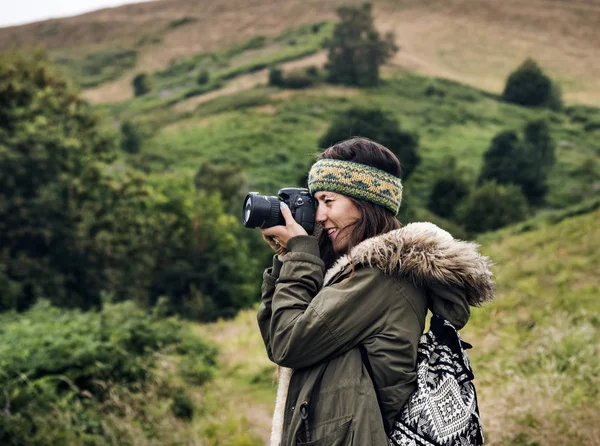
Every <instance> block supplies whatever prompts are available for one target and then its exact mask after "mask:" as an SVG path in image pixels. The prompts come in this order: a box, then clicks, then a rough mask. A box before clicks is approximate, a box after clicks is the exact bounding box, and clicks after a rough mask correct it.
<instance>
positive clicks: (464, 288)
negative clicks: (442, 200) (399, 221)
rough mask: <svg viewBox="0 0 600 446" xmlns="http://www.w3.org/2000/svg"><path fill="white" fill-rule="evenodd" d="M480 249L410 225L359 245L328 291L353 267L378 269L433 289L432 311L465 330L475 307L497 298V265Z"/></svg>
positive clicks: (334, 270) (335, 269) (427, 226)
mask: <svg viewBox="0 0 600 446" xmlns="http://www.w3.org/2000/svg"><path fill="white" fill-rule="evenodd" d="M477 248H478V245H476V244H475V243H471V242H466V241H462V240H457V239H454V238H453V237H452V236H451V235H450V234H449V233H448V232H446V231H444V230H443V229H441V228H439V227H437V226H436V225H434V224H432V223H410V224H408V225H406V226H404V227H402V228H400V229H397V230H394V231H390V232H387V233H385V234H382V235H379V236H376V237H372V238H369V239H367V240H365V241H363V242H361V243H359V244H358V245H356V246H355V247H354V248H353V249H352V250H351V251H350V253H349V254H347V255H344V256H342V257H340V258H339V259H338V260H337V262H336V263H335V264H334V265H333V266H332V267H331V268H330V269H329V270H328V271H327V274H326V275H325V282H324V285H325V286H326V285H328V284H329V283H330V282H331V280H332V279H334V278H335V277H336V276H337V275H338V274H339V273H340V272H341V271H343V270H344V269H345V268H346V267H347V266H349V265H351V264H353V265H368V266H370V267H374V268H378V269H380V270H381V271H383V272H384V273H386V274H389V275H394V276H401V277H404V278H406V279H408V280H409V281H411V282H412V283H413V284H415V285H416V286H417V287H425V288H427V289H428V292H429V293H428V294H429V296H430V297H431V298H432V299H431V301H432V302H431V310H432V311H433V312H434V313H437V314H440V315H442V316H445V317H446V318H448V319H449V320H450V321H451V322H453V323H454V324H455V326H457V327H456V328H458V329H460V328H462V326H463V325H464V324H465V323H466V321H467V320H468V317H469V305H471V306H478V305H481V304H482V303H483V302H485V301H489V300H491V299H492V298H493V297H494V283H493V280H492V272H491V269H490V268H491V265H492V262H491V261H490V259H489V258H488V257H485V256H483V255H481V254H479V252H478V251H477ZM465 312H466V314H461V313H465Z"/></svg>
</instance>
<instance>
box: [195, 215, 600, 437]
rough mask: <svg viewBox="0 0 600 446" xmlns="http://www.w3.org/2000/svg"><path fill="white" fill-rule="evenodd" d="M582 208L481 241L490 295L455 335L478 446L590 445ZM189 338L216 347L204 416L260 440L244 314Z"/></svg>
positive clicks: (262, 392)
mask: <svg viewBox="0 0 600 446" xmlns="http://www.w3.org/2000/svg"><path fill="white" fill-rule="evenodd" d="M591 208H592V209H593V208H595V210H593V211H591V212H586V213H584V214H582V215H577V216H574V217H570V218H565V219H564V220H562V221H560V222H559V223H558V224H551V223H548V222H546V221H544V220H543V219H537V220H533V221H531V222H530V225H529V226H530V227H531V228H535V229H531V230H527V229H526V228H524V227H523V226H521V227H519V228H518V229H519V230H518V231H515V230H514V229H513V230H507V231H504V232H499V233H496V234H491V235H489V236H488V240H487V241H486V242H485V244H484V245H483V247H482V251H483V252H484V253H485V254H486V255H489V256H490V257H491V258H492V259H493V260H494V262H495V266H494V273H495V276H496V282H497V294H496V296H497V297H496V300H495V301H494V302H493V303H491V304H489V305H487V306H486V307H484V308H481V309H474V310H473V316H472V319H471V322H470V323H469V324H468V325H467V327H466V328H465V329H464V330H463V333H462V335H463V338H464V339H465V340H467V341H469V342H471V343H472V344H473V345H474V348H473V350H471V351H470V353H469V354H470V357H471V360H472V362H473V367H474V371H475V375H476V385H477V391H478V397H479V403H480V406H481V415H482V417H483V422H484V427H485V434H486V444H489V445H516V446H542V445H544V446H553V445H556V446H558V445H566V444H568V445H572V446H576V445H581V446H583V445H598V444H600V428H599V424H598V421H599V420H598V413H600V412H599V411H600V404H599V403H598V401H599V394H598V389H599V388H600V386H599V385H600V382H599V379H598V377H599V376H600V363H599V362H598V355H599V354H600V348H599V345H598V333H599V328H600V320H599V319H598V315H599V314H600V303H599V302H598V296H599V295H600V275H599V274H598V265H599V264H600V254H599V253H600V230H599V229H598V225H597V222H598V221H599V219H600V210H599V209H598V207H597V205H594V206H591ZM521 231H526V232H521ZM514 232H518V233H514ZM198 331H199V332H200V333H201V334H203V335H205V336H208V337H210V338H212V340H214V341H216V342H217V343H218V344H220V345H221V349H222V356H221V372H220V373H221V375H220V377H219V379H218V382H219V383H220V386H219V387H218V388H215V389H213V392H215V393H219V394H220V395H223V396H224V397H225V396H226V395H229V397H228V398H231V399H227V400H226V401H224V402H223V404H222V405H221V408H219V409H215V411H214V413H213V414H212V415H211V416H212V417H214V419H217V420H220V422H224V421H225V420H228V419H230V417H231V416H232V415H231V413H232V412H229V410H228V409H227V408H229V407H231V406H236V403H235V402H234V401H239V402H240V405H241V407H242V408H244V409H243V410H241V411H235V412H234V413H236V416H240V414H242V415H243V417H244V419H245V420H246V422H248V423H250V425H251V426H252V432H257V433H258V434H259V435H260V437H262V438H267V437H268V432H269V425H270V424H269V423H270V420H269V416H270V413H271V410H272V406H273V402H274V397H275V390H276V386H275V384H273V382H272V372H273V370H274V368H273V366H272V365H269V362H268V359H267V357H266V354H265V353H264V350H263V346H262V341H261V339H260V336H259V334H258V327H257V325H256V322H255V314H254V311H251V310H248V311H245V312H242V313H240V315H239V316H238V317H237V318H236V320H234V321H229V322H223V321H221V322H219V323H216V324H211V325H206V326H201V327H199V328H198ZM249 401H250V403H249ZM236 407H237V406H236ZM248 407H252V410H251V411H248V410H247V408H248Z"/></svg>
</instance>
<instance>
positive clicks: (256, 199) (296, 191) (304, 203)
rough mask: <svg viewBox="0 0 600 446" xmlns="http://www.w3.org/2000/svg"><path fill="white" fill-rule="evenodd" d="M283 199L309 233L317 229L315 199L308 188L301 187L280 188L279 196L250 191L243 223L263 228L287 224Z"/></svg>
mask: <svg viewBox="0 0 600 446" xmlns="http://www.w3.org/2000/svg"><path fill="white" fill-rule="evenodd" d="M281 201H283V202H284V203H285V204H287V205H288V207H289V208H290V211H291V212H292V215H293V216H294V220H296V222H298V224H299V225H300V226H302V227H303V228H304V229H305V230H306V232H307V233H308V234H312V233H313V232H314V230H315V200H314V198H313V197H312V196H311V194H310V192H309V191H308V189H305V188H301V187H286V188H283V189H279V191H278V192H277V197H274V196H267V195H260V194H259V193H258V192H250V193H249V194H248V195H246V198H245V199H244V206H243V208H242V224H243V225H244V226H245V227H246V228H257V227H260V228H263V229H266V228H270V227H272V226H278V225H285V219H284V218H283V214H282V213H281V208H280V204H279V203H280V202H281Z"/></svg>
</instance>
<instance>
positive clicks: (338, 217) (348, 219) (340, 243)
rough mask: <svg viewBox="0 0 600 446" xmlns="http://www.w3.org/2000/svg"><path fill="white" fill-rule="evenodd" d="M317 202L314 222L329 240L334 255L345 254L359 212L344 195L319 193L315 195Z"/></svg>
mask: <svg viewBox="0 0 600 446" xmlns="http://www.w3.org/2000/svg"><path fill="white" fill-rule="evenodd" d="M315 200H316V201H317V205H318V206H317V213H316V221H317V223H319V224H320V225H321V226H323V231H325V233H326V234H327V236H328V237H329V240H331V244H332V245H333V250H334V252H335V253H336V254H345V253H346V251H347V249H348V240H349V236H350V234H351V232H352V230H353V227H354V224H355V223H356V222H357V221H358V219H359V218H360V211H359V210H358V208H357V207H356V205H355V204H354V203H353V202H352V200H350V198H348V197H347V196H345V195H342V194H337V193H335V192H327V191H321V192H317V193H316V194H315Z"/></svg>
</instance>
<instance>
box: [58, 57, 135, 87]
mask: <svg viewBox="0 0 600 446" xmlns="http://www.w3.org/2000/svg"><path fill="white" fill-rule="evenodd" d="M137 56H138V54H137V51H136V50H134V49H129V48H114V49H109V50H104V51H99V52H96V53H89V54H86V55H85V57H84V58H83V59H73V58H70V57H61V56H55V61H56V62H57V63H58V64H59V65H61V66H63V67H64V68H66V69H67V71H69V72H70V73H71V75H72V76H73V78H74V79H75V82H77V84H78V85H79V86H80V87H82V88H91V87H95V86H97V85H100V84H102V83H104V82H108V81H112V80H115V79H118V78H119V77H121V76H122V75H123V74H124V73H125V72H126V71H127V70H129V69H131V68H133V67H135V64H136V62H137Z"/></svg>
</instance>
